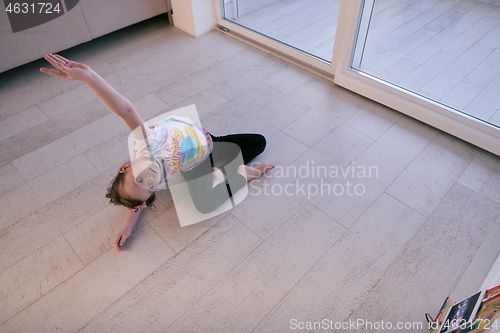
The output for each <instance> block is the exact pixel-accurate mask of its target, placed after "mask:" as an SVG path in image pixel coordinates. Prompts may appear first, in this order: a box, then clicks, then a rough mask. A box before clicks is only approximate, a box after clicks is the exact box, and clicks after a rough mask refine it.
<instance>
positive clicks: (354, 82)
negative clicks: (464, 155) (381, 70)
mask: <svg viewBox="0 0 500 333" xmlns="http://www.w3.org/2000/svg"><path fill="white" fill-rule="evenodd" d="M364 1H365V0H343V1H342V3H341V6H340V14H339V23H338V27H337V36H342V38H337V39H336V40H335V48H334V56H333V64H334V67H335V68H336V69H335V79H334V82H335V83H336V84H338V85H340V86H342V87H345V88H347V89H349V90H351V91H354V92H356V93H358V94H360V95H363V96H365V97H368V98H370V99H372V100H374V101H376V102H379V103H381V104H383V105H386V106H388V107H390V108H393V109H395V110H397V111H399V112H401V113H404V114H406V115H408V116H410V117H413V118H415V119H418V120H420V121H422V122H424V123H427V124H429V125H431V126H433V127H436V128H438V129H440V130H442V131H444V132H447V133H449V134H451V135H454V136H456V137H458V138H460V139H462V140H465V141H467V142H470V143H472V144H474V145H476V146H478V147H481V148H483V149H485V150H488V151H490V152H492V153H494V154H496V155H500V130H499V129H498V128H496V127H495V126H492V125H490V124H487V123H486V122H481V121H478V120H476V119H474V118H473V117H470V116H467V115H465V114H462V113H460V112H457V111H456V110H454V109H452V108H448V107H445V106H443V105H441V104H438V103H435V102H432V101H430V100H428V99H425V98H423V97H421V96H419V95H417V94H414V93H411V92H409V91H407V90H404V89H401V88H399V87H397V86H394V85H391V84H388V83H386V82H384V81H382V80H380V79H377V78H375V77H373V76H370V75H367V74H365V73H362V72H359V71H356V70H355V69H352V68H351V67H350V63H351V59H352V57H353V53H354V45H355V44H356V36H357V29H358V24H359V23H358V22H359V13H360V9H361V8H362V5H363V3H364Z"/></svg>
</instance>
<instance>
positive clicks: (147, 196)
mask: <svg viewBox="0 0 500 333" xmlns="http://www.w3.org/2000/svg"><path fill="white" fill-rule="evenodd" d="M148 170H149V169H148ZM146 171H147V170H146ZM136 173H137V174H138V176H137V177H134V172H133V168H132V164H131V163H129V162H127V163H125V164H123V165H122V166H121V168H120V170H119V171H118V174H117V175H116V177H115V178H114V179H113V180H112V181H111V186H110V187H109V188H108V193H107V194H106V198H109V199H110V200H109V201H110V202H111V203H112V204H115V205H122V206H125V207H127V208H130V209H135V210H136V211H137V210H140V209H141V208H144V206H148V207H150V206H152V205H153V202H154V201H155V199H156V196H155V187H152V186H143V184H147V180H148V179H146V178H147V174H148V173H150V171H147V172H137V171H136ZM144 175H146V177H144ZM153 175H154V174H153Z"/></svg>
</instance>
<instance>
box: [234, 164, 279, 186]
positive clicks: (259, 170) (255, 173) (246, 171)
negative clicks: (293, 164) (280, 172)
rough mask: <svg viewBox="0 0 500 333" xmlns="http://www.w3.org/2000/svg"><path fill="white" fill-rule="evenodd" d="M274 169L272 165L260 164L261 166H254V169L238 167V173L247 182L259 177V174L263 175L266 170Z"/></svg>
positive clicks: (245, 166) (246, 166)
mask: <svg viewBox="0 0 500 333" xmlns="http://www.w3.org/2000/svg"><path fill="white" fill-rule="evenodd" d="M243 167H244V168H243ZM274 168H275V166H274V165H272V164H266V163H262V164H261V165H259V166H256V167H255V168H252V167H249V166H248V165H240V166H239V167H238V172H239V173H241V174H242V175H243V176H245V178H246V180H247V182H248V181H250V180H252V179H254V178H257V177H259V176H260V175H261V174H263V173H264V172H266V171H267V170H271V169H274Z"/></svg>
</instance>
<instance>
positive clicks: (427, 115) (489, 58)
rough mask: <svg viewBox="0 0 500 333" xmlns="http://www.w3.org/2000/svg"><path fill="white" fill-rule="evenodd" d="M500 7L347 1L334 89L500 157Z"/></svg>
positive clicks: (486, 1) (497, 0)
mask: <svg viewBox="0 0 500 333" xmlns="http://www.w3.org/2000/svg"><path fill="white" fill-rule="evenodd" d="M499 5H500V0H483V1H480V0H432V1H431V0H428V1H411V0H399V1H395V0H364V1H363V0H354V1H344V2H343V5H342V8H341V11H340V12H341V15H342V18H343V20H342V22H340V23H339V28H338V34H342V35H343V36H344V37H346V40H345V42H344V43H343V45H342V46H339V47H338V49H337V50H336V51H337V52H336V59H337V61H338V62H337V65H338V66H337V68H336V75H335V82H336V83H338V84H340V85H343V86H345V87H347V88H348V89H351V90H353V91H355V92H358V93H360V94H362V95H365V96H368V97H370V98H372V99H374V100H377V101H379V102H381V103H383V104H385V105H388V106H391V107H393V108H395V109H397V110H398V111H401V112H403V113H406V114H409V115H411V116H412V117H414V118H417V119H420V120H422V121H424V122H426V123H429V124H431V125H433V126H435V127H438V128H440V129H442V130H444V131H447V132H449V133H451V134H454V135H455V136H458V137H461V138H463V139H465V140H467V141H470V142H472V143H474V144H476V145H478V146H480V147H483V148H485V149H488V150H490V151H492V152H495V153H496V154H499V153H500V131H499V130H500V38H499V37H498V36H500V7H499Z"/></svg>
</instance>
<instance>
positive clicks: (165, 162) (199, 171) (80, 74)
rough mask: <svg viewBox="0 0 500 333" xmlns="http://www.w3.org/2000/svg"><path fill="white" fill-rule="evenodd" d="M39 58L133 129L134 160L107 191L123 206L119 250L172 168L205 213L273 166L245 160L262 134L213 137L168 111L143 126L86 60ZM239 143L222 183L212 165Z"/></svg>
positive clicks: (256, 150)
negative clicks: (236, 163) (235, 160)
mask: <svg viewBox="0 0 500 333" xmlns="http://www.w3.org/2000/svg"><path fill="white" fill-rule="evenodd" d="M44 58H45V60H47V61H48V62H50V63H51V64H52V65H53V66H54V67H55V68H56V69H57V70H53V69H47V68H41V69H40V71H41V72H43V73H46V74H50V75H53V76H56V77H59V78H63V79H67V80H79V81H82V82H84V83H86V84H87V85H88V86H89V87H90V88H91V89H92V90H93V91H94V92H95V93H96V94H97V95H98V96H99V97H100V98H101V99H102V100H103V101H104V103H106V105H107V106H108V107H109V108H110V109H111V110H112V111H113V112H115V113H116V114H117V115H118V116H120V117H121V118H122V119H123V120H124V121H125V123H126V124H127V125H128V127H129V128H130V129H131V130H132V132H133V136H134V138H135V143H134V147H133V154H132V157H133V160H132V161H131V162H127V163H125V164H123V165H122V166H121V167H120V169H119V171H118V174H117V176H116V177H115V178H114V179H113V181H112V183H111V186H110V188H109V189H108V194H107V195H106V197H107V198H109V199H110V202H111V203H113V204H115V205H123V206H125V207H127V208H128V214H127V218H126V221H125V226H124V228H123V230H122V231H120V232H119V233H118V234H117V235H116V237H115V239H114V241H113V246H114V247H115V248H116V249H117V250H118V251H123V248H122V246H123V245H124V244H125V241H126V240H127V238H129V237H130V235H131V234H132V230H133V228H134V226H135V224H136V222H137V220H138V218H139V216H140V213H141V211H142V209H144V208H146V207H150V206H152V205H153V202H154V200H155V191H157V190H158V189H160V188H162V185H163V184H164V183H165V182H166V181H168V180H169V178H171V176H173V175H174V174H176V173H177V172H181V173H182V175H183V177H184V178H185V180H186V181H187V183H188V187H189V191H190V194H191V197H192V199H193V202H194V203H195V206H196V208H197V209H198V210H199V211H200V212H201V213H209V212H212V211H214V210H215V209H217V208H218V207H219V206H220V205H221V204H222V203H223V202H224V201H226V200H227V193H228V190H229V193H230V194H231V193H235V192H236V191H237V190H239V189H240V188H241V187H243V186H245V184H246V182H248V181H249V180H250V179H253V178H255V177H258V176H259V175H261V174H262V173H263V172H265V171H266V170H269V169H272V168H274V166H273V165H270V164H261V165H259V166H257V167H256V168H251V167H249V166H246V165H245V164H246V163H248V162H249V161H251V160H252V159H253V158H255V157H256V156H257V155H259V154H260V153H262V152H263V151H264V148H265V144H266V141H265V139H264V137H263V136H262V135H259V134H234V135H227V136H222V137H215V136H213V135H211V134H210V133H208V132H207V131H206V130H204V129H203V128H201V127H200V126H199V125H198V123H196V122H194V121H192V120H190V119H189V118H183V117H169V118H167V119H166V120H165V121H163V122H161V123H159V124H155V125H154V126H153V127H147V126H144V120H143V119H142V118H141V116H140V115H139V113H138V112H137V111H136V109H135V108H134V106H133V105H132V103H131V102H130V101H129V100H128V99H126V98H125V97H123V96H122V95H121V94H120V93H118V92H117V91H116V90H115V89H114V88H112V87H111V86H110V85H109V84H108V83H107V82H106V81H105V80H104V79H103V78H102V77H100V76H99V75H98V74H97V73H95V72H94V71H93V70H92V69H91V68H90V67H89V66H87V65H84V64H81V63H78V62H75V61H70V60H68V59H65V58H64V57H62V56H60V55H57V54H48V55H46V56H45V57H44ZM235 147H237V148H238V149H235ZM240 149H241V154H242V155H243V161H244V164H243V165H239V166H237V168H234V167H233V168H232V169H231V168H229V170H227V169H228V168H226V170H225V173H226V176H227V184H226V183H225V182H224V175H223V173H222V172H221V171H220V169H218V168H216V167H217V166H219V167H223V166H224V165H226V163H227V161H228V160H232V159H233V158H234V157H235V155H236V154H238V153H239V150H240ZM216 152H217V153H216ZM213 156H217V158H215V159H214V158H213ZM207 176H208V177H207Z"/></svg>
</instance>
